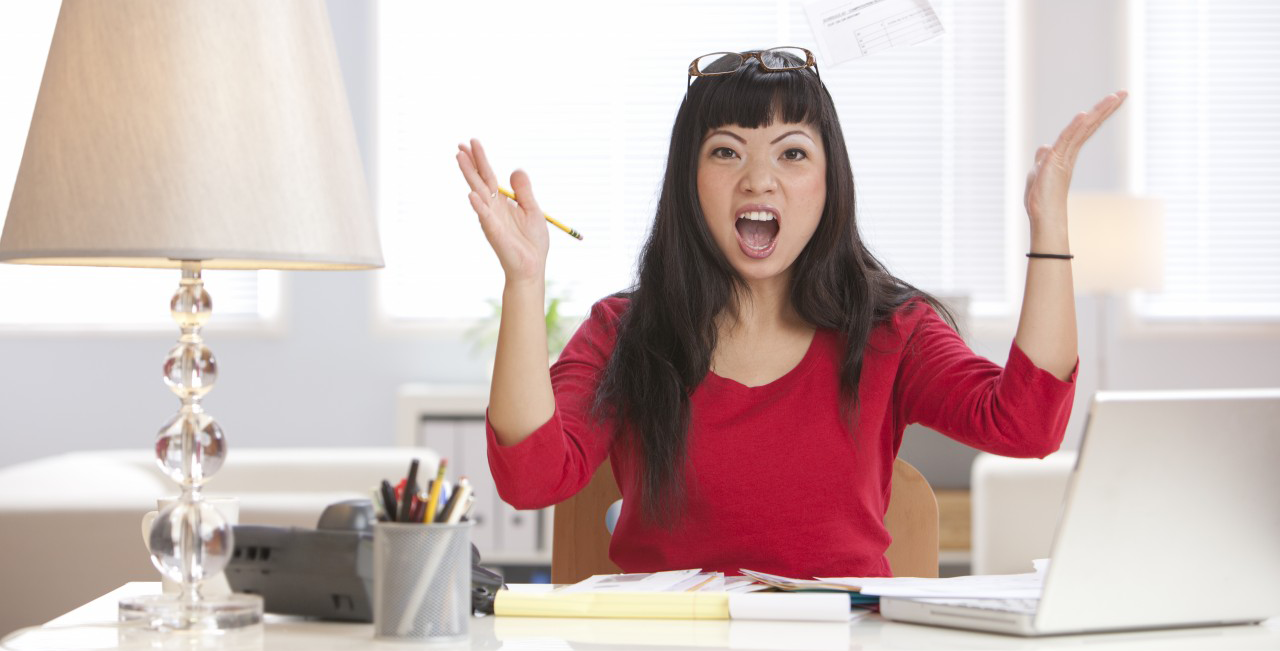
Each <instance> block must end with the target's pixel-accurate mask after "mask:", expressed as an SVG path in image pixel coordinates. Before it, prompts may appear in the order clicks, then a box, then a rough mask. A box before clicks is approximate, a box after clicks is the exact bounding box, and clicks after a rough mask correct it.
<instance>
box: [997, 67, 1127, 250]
mask: <svg viewBox="0 0 1280 651" xmlns="http://www.w3.org/2000/svg"><path fill="white" fill-rule="evenodd" d="M1128 95H1129V94H1128V93H1126V92H1125V91H1123V90H1122V91H1120V92H1117V93H1112V94H1111V95H1107V96H1106V97H1104V98H1102V101H1101V102H1098V103H1097V104H1096V105H1095V106H1094V107H1093V108H1092V109H1091V110H1089V111H1086V112H1082V113H1078V114H1077V115H1076V117H1075V119H1073V120H1071V124H1068V125H1067V128H1065V129H1063V130H1062V133H1061V134H1059V135H1058V141H1057V142H1055V143H1053V146H1052V147H1050V146H1049V145H1043V146H1041V147H1040V148H1039V149H1037V150H1036V160H1035V163H1034V164H1032V165H1031V171H1030V172H1029V173H1028V174H1027V189H1026V193H1025V194H1023V197H1022V201H1023V203H1024V204H1025V205H1026V207H1027V216H1028V217H1029V218H1031V224H1032V226H1037V225H1061V226H1062V227H1065V226H1066V222H1067V189H1068V188H1069V187H1070V186H1071V172H1072V171H1073V170H1074V169H1075V166H1076V156H1077V155H1079V153H1080V148H1081V147H1083V146H1084V143H1085V142H1086V141H1087V140H1089V136H1092V135H1093V132H1094V131H1097V130H1098V127H1100V126H1102V123H1103V122H1104V121H1106V119H1107V118H1108V117H1110V116H1111V114H1112V113H1115V112H1116V109H1118V108H1120V105H1121V104H1123V103H1124V99H1125V98H1126V97H1128Z"/></svg>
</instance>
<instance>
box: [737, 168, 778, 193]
mask: <svg viewBox="0 0 1280 651" xmlns="http://www.w3.org/2000/svg"><path fill="white" fill-rule="evenodd" d="M777 188H778V177H777V176H776V175H775V174H774V169H773V168H772V167H771V166H770V165H769V164H767V163H765V162H752V163H748V164H747V166H746V168H745V169H744V170H743V174H742V189H743V191H745V192H748V193H751V194H763V193H767V192H773V191H774V190H776V189H777Z"/></svg>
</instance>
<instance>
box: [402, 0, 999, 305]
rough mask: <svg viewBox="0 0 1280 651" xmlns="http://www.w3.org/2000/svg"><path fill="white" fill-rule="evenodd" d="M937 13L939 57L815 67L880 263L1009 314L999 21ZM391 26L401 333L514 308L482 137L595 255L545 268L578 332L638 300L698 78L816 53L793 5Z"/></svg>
mask: <svg viewBox="0 0 1280 651" xmlns="http://www.w3.org/2000/svg"><path fill="white" fill-rule="evenodd" d="M935 4H936V5H937V6H938V7H939V9H940V11H941V13H942V16H941V18H942V21H943V24H944V27H945V28H946V29H947V34H946V35H945V36H944V37H943V38H941V39H939V40H936V41H934V42H931V43H926V44H923V45H920V46H916V47H913V48H907V49H902V50H894V51H891V52H886V53H881V54H877V55H875V56H871V57H868V58H865V59H862V60H859V61H855V62H851V63H848V64H846V65H843V66H840V67H838V68H830V67H822V60H821V59H820V60H819V67H820V71H821V74H822V79H823V81H824V82H825V83H826V84H827V85H828V88H829V89H830V91H831V93H832V96H833V97H834V98H835V101H836V104H837V107H838V111H839V113H840V118H841V123H842V125H843V127H844V130H845V136H846V141H847V144H848V147H849V151H850V156H851V158H852V161H853V167H854V175H855V181H856V183H857V187H858V193H859V206H858V209H859V216H860V219H861V224H862V228H863V230H864V234H865V236H866V239H867V241H868V242H869V243H870V245H871V247H872V249H873V251H874V252H875V253H876V254H877V255H879V256H880V257H881V259H882V260H883V261H885V262H886V264H888V265H889V267H890V270H891V271H893V272H894V273H896V274H897V275H899V276H901V277H903V278H904V279H906V280H907V281H909V282H912V283H914V284H917V285H918V286H920V287H922V288H924V289H928V290H933V291H945V292H947V293H967V294H969V295H970V296H971V297H973V298H974V299H975V300H978V301H992V302H999V301H1003V300H1005V299H1006V296H1005V294H1006V290H1005V284H1006V283H1005V279H1004V267H1005V264H1004V259H1003V258H1004V256H1005V252H1004V228H1005V226H1004V225H1005V214H1004V200H1003V197H1004V192H1005V188H1004V177H1005V172H1004V170H1005V161H1004V160H1003V156H1004V142H1005V138H1006V134H1005V119H1004V96H1005V92H1006V91H1005V74H1004V70H1005V65H1004V51H1005V48H1004V30H1005V25H1004V9H1003V3H1002V2H1001V1H1000V0H980V1H975V0H966V1H965V2H963V3H957V2H951V1H949V0H948V1H942V2H937V3H935ZM378 23H379V38H378V42H379V53H378V58H379V67H380V75H381V79H380V80H379V102H378V104H379V109H378V111H379V147H378V150H379V164H378V176H379V179H378V195H379V207H380V211H381V219H382V225H383V234H384V253H385V255H386V260H387V268H386V270H385V272H384V273H383V274H382V275H381V288H380V295H381V304H382V307H383V310H384V311H385V313H386V314H387V315H388V316H390V317H391V318H396V319H430V320H445V321H454V322H459V323H461V322H467V321H471V320H474V319H476V318H479V317H483V316H485V315H487V314H489V313H490V311H491V308H490V307H489V305H488V304H487V303H486V301H487V300H496V299H498V298H499V297H500V295H501V291H502V286H503V278H502V271H501V268H500V267H499V265H498V263H497V260H496V257H495V256H494V254H493V253H492V251H491V250H490V249H489V248H488V245H487V243H486V242H485V240H484V236H483V234H482V233H481V231H480V228H479V225H478V224H477V223H476V218H475V216H474V213H473V212H472V211H471V208H470V206H469V205H468V204H467V200H466V193H467V186H466V183H465V182H464V180H463V179H462V177H461V175H460V174H459V173H458V171H457V168H456V163H455V161H454V153H455V152H456V146H457V143H458V142H460V141H462V140H464V139H466V138H468V137H472V136H475V137H479V138H480V139H481V140H482V142H484V144H485V146H486V148H487V149H488V151H489V153H490V158H491V160H492V161H493V163H494V165H495V167H496V170H495V171H496V172H497V174H498V176H499V178H500V179H501V180H502V183H503V184H504V185H506V184H507V182H508V181H507V178H508V176H509V174H510V173H511V171H512V170H513V169H514V168H515V167H516V166H521V167H523V168H524V169H526V170H527V171H528V172H529V174H530V176H531V177H532V180H533V184H534V190H535V192H536V193H537V198H538V200H539V202H540V205H541V207H542V208H543V209H544V210H545V211H546V212H547V213H549V214H550V215H552V216H553V217H555V218H557V219H558V220H560V221H562V222H564V223H566V224H568V225H569V226H571V227H573V228H575V229H577V230H578V231H579V232H581V233H582V234H583V235H584V237H585V240H584V241H582V242H578V241H576V240H573V239H572V238H569V237H567V236H565V235H564V234H563V233H560V232H558V231H556V230H552V231H551V251H550V255H549V259H548V265H547V266H548V268H547V276H548V279H549V281H550V282H551V283H552V286H553V291H555V292H556V293H557V294H560V295H565V294H567V295H568V296H569V298H570V300H569V305H568V311H569V312H571V313H578V314H582V313H584V312H585V311H586V309H587V308H588V307H589V306H590V304H591V303H592V302H594V301H596V300H598V299H599V298H601V297H603V296H606V295H608V294H611V293H613V292H616V291H619V290H622V289H625V288H626V287H628V286H629V285H630V284H631V282H632V280H633V274H634V271H635V261H636V257H637V255H638V253H639V249H640V247H641V245H642V244H643V241H644V237H645V234H646V232H647V230H648V227H649V224H650V222H651V221H652V219H653V211H654V208H655V201H656V196H657V193H658V189H659V184H660V182H661V177H662V172H663V167H664V165H665V159H666V150H667V145H668V139H669V136H670V130H671V125H672V122H673V120H674V117H675V112H676V109H677V108H678V107H679V103H680V101H681V100H682V99H683V96H684V89H685V84H686V69H687V67H688V65H689V61H690V60H692V59H693V58H694V57H696V56H698V55H700V54H705V53H708V52H714V51H720V50H742V49H751V48H761V47H771V46H775V45H798V46H802V47H808V48H809V49H812V50H815V51H816V47H815V45H814V42H813V38H812V36H811V34H810V32H809V27H808V24H807V22H806V20H805V17H804V13H803V9H802V7H801V6H800V4H799V3H792V2H787V1H780V0H763V1H762V0H735V1H732V2H726V1H721V0H704V1H700V2H679V1H674V0H654V1H652V2H648V3H645V4H644V5H616V6H615V5H609V4H600V3H597V2H566V1H556V2H539V3H528V2H500V1H493V2H485V3H415V2H408V1H403V0H384V2H382V3H381V4H380V7H379V18H378ZM819 56H821V55H819ZM1020 190H1021V189H1020V188H1019V192H1020Z"/></svg>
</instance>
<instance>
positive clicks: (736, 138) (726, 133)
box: [702, 129, 747, 145]
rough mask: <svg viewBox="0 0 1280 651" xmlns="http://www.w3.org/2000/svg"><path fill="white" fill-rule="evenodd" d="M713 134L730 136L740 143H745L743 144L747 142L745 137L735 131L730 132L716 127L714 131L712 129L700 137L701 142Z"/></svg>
mask: <svg viewBox="0 0 1280 651" xmlns="http://www.w3.org/2000/svg"><path fill="white" fill-rule="evenodd" d="M715 135H721V136H729V137H730V138H733V139H734V140H737V141H738V142H740V143H742V144H744V145H745V144H747V139H746V138H743V137H742V136H740V135H738V134H736V133H734V132H732V131H726V130H724V129H716V130H715V131H712V132H711V133H708V134H707V137H706V138H703V139H702V142H706V141H708V140H710V139H711V136H715Z"/></svg>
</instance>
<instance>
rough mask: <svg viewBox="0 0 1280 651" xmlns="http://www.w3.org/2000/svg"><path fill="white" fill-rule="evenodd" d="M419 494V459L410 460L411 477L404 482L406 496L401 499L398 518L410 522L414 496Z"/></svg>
mask: <svg viewBox="0 0 1280 651" xmlns="http://www.w3.org/2000/svg"><path fill="white" fill-rule="evenodd" d="M417 494H418V460H417V459H414V460H413V461H410V462H409V478H408V479H407V480H406V481H405V484H404V497H403V498H402V499H401V500H400V516H399V517H397V518H396V520H398V521H400V522H409V521H410V513H411V512H412V511H413V496H414V495H417Z"/></svg>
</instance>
